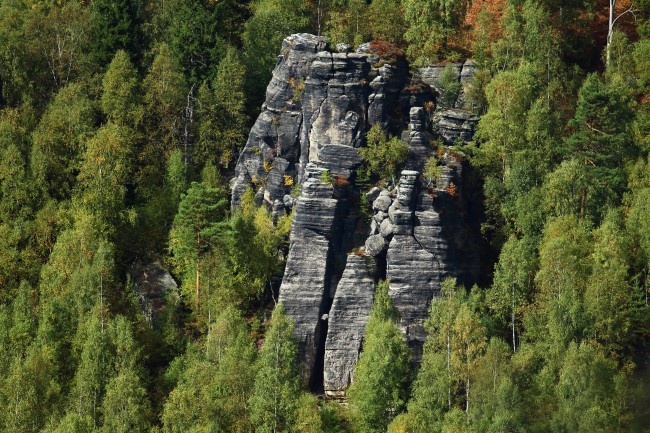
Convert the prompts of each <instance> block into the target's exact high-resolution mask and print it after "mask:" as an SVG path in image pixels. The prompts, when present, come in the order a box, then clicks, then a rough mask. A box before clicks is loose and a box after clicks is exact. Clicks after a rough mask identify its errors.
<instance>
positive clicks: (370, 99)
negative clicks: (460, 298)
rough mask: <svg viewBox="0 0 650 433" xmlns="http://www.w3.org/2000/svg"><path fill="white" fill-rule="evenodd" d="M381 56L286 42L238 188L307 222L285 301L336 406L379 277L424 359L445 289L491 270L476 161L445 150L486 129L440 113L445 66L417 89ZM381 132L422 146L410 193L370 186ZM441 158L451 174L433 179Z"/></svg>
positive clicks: (412, 147) (296, 241)
mask: <svg viewBox="0 0 650 433" xmlns="http://www.w3.org/2000/svg"><path fill="white" fill-rule="evenodd" d="M372 47H373V45H372V44H363V45H362V46H360V47H359V48H358V49H357V50H356V51H354V52H353V51H352V49H351V47H349V46H343V45H341V46H338V47H337V49H336V50H333V49H331V48H330V47H329V45H328V43H327V41H326V39H325V38H322V37H317V36H313V35H308V34H297V35H292V36H290V37H288V38H286V39H285V41H284V42H283V46H282V53H281V55H280V56H279V58H278V64H277V66H276V68H275V70H274V72H273V79H272V81H271V83H270V84H269V86H268V89H267V95H266V102H265V103H264V105H263V106H262V111H261V113H260V115H259V117H258V119H257V121H256V122H255V125H254V126H253V128H252V130H251V132H250V135H249V138H248V141H247V144H246V147H245V148H244V150H243V151H242V153H241V155H240V158H239V161H238V163H237V167H236V172H235V179H234V180H233V183H232V206H233V207H235V206H238V205H239V204H240V202H241V196H242V194H243V193H244V192H245V191H246V190H247V189H248V188H252V189H253V190H254V191H255V192H256V199H257V200H258V201H259V202H262V203H264V204H265V205H266V206H267V207H268V208H269V209H270V210H272V211H273V213H274V215H275V216H277V215H280V214H282V213H283V212H284V213H288V212H289V211H291V210H293V212H294V218H293V223H292V228H291V235H290V239H289V252H288V255H287V260H286V268H285V271H284V277H283V279H282V283H281V286H280V293H279V301H280V302H282V303H283V305H284V307H285V310H286V311H287V314H288V315H289V316H290V317H291V318H292V319H293V320H294V321H295V322H296V327H295V331H294V332H295V335H296V337H297V338H298V340H299V356H300V358H301V361H302V368H303V373H304V376H305V379H309V380H310V382H311V385H312V386H313V387H314V388H315V389H324V390H325V392H326V393H327V394H328V395H332V396H341V395H343V394H344V392H345V389H346V388H347V386H348V385H349V383H350V382H351V381H352V380H353V377H354V365H355V364H356V361H357V359H358V356H359V353H360V351H361V348H362V345H363V335H364V330H365V324H366V322H367V320H368V317H369V314H370V307H371V305H372V300H373V297H374V290H375V284H376V282H377V281H378V280H379V279H384V278H389V279H390V280H391V284H390V289H389V294H390V296H391V297H392V298H393V301H394V302H395V305H396V307H397V308H398V310H399V312H400V314H401V322H400V327H401V329H402V330H403V331H404V334H405V338H406V339H407V341H408V342H409V344H410V345H411V347H412V348H413V349H414V353H415V355H416V356H415V358H416V360H417V359H418V356H419V353H420V352H421V347H422V344H423V342H424V339H425V334H424V328H423V323H424V319H425V318H426V315H427V313H428V309H429V307H428V306H429V304H430V302H431V301H432V300H433V299H435V297H436V296H437V295H438V293H439V290H440V284H441V282H442V280H443V279H444V278H446V277H448V276H455V277H458V278H460V279H461V280H462V281H466V282H471V281H472V279H473V278H474V276H475V271H476V269H477V266H478V258H477V255H476V254H473V253H472V249H473V239H472V236H473V233H472V232H471V229H470V227H469V226H468V224H467V218H466V211H465V206H464V202H463V197H462V182H463V166H462V163H461V162H460V161H461V160H462V158H461V157H459V156H458V155H452V154H450V153H449V152H448V151H447V150H445V149H444V148H443V147H440V148H438V149H434V147H433V143H435V142H436V140H437V139H441V140H442V141H443V142H445V143H450V144H451V143H454V142H456V141H457V140H461V141H467V140H469V139H471V135H472V133H473V128H474V126H475V123H476V120H477V119H476V118H475V117H474V116H472V115H471V114H470V113H467V112H465V111H463V110H462V109H461V106H460V105H459V106H458V107H456V108H443V107H436V97H435V95H436V93H437V92H438V91H439V89H438V88H437V87H436V86H437V84H436V83H437V81H436V80H438V79H439V76H440V74H439V72H440V71H441V69H431V70H428V71H424V72H423V71H422V70H421V71H420V72H419V74H420V75H421V77H420V78H419V79H417V78H416V77H411V76H410V74H409V68H408V65H407V63H406V61H405V60H404V59H403V58H401V57H396V56H382V55H378V54H377V53H376V52H374V51H373V48H372ZM457 69H458V77H459V78H458V79H459V80H460V81H463V80H468V79H469V75H470V74H469V72H468V71H470V69H471V65H470V64H469V63H467V62H466V63H465V64H462V65H459V66H458V68H457ZM374 124H379V125H381V127H382V128H383V129H384V130H386V131H388V132H390V133H391V134H394V135H397V134H400V133H401V134H402V140H403V141H405V142H406V143H408V145H409V154H408V160H407V163H406V167H405V170H403V171H402V172H401V176H400V177H399V183H398V184H397V185H393V186H390V185H389V186H387V187H385V188H381V187H372V188H365V187H362V186H360V185H357V179H356V169H357V168H358V167H359V165H360V164H361V163H362V159H361V157H360V154H359V151H358V149H359V148H360V147H362V146H364V145H365V136H366V132H367V131H368V130H369V129H370V127H371V126H372V125H374ZM434 156H435V158H436V161H437V164H438V166H439V167H438V170H437V171H438V174H437V175H436V176H434V177H435V179H425V178H424V176H423V175H422V174H421V173H423V170H424V167H425V165H426V164H427V161H429V160H430V158H432V157H434ZM297 189H299V193H298V194H296V192H297ZM366 189H368V190H367V191H366ZM351 250H353V251H354V253H353V254H350V251H351Z"/></svg>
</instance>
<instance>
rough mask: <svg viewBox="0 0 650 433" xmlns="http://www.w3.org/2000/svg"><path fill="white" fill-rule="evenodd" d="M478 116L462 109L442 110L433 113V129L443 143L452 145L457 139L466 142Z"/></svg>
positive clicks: (470, 136) (476, 122)
mask: <svg viewBox="0 0 650 433" xmlns="http://www.w3.org/2000/svg"><path fill="white" fill-rule="evenodd" d="M478 121H479V118H478V116H474V115H472V114H471V113H468V112H467V111H462V110H444V111H440V112H437V113H436V114H435V115H434V124H435V125H436V126H435V129H434V131H435V132H437V133H438V135H440V138H442V140H443V141H444V142H445V144H447V145H449V146H452V145H454V144H455V143H456V141H457V140H460V141H462V142H467V141H470V140H471V139H472V137H473V136H474V130H475V129H476V125H477V124H478Z"/></svg>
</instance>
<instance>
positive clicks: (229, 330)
mask: <svg viewBox="0 0 650 433" xmlns="http://www.w3.org/2000/svg"><path fill="white" fill-rule="evenodd" d="M249 332H250V331H249V328H248V326H247V324H246V322H245V320H244V318H243V317H242V316H241V313H240V312H239V311H237V310H236V309H235V308H233V307H232V306H229V307H226V308H224V309H223V310H221V311H220V312H219V314H218V315H216V316H215V318H214V322H212V323H211V324H210V326H209V330H208V333H207V335H206V336H205V337H204V339H203V340H202V341H201V343H200V345H198V346H192V347H190V348H188V352H187V353H186V354H185V355H184V356H183V358H182V359H181V360H182V363H183V366H182V371H181V373H180V378H179V380H178V383H177V384H176V386H175V388H174V389H173V391H172V392H171V393H170V395H169V398H168V399H167V401H166V402H165V406H164V409H163V414H162V421H163V431H164V432H185V431H214V430H217V431H229V432H234V433H237V432H248V431H251V428H252V425H251V421H250V418H249V415H248V410H247V405H248V398H249V397H250V395H251V393H252V389H253V382H254V380H255V371H256V370H255V369H254V361H255V356H256V350H255V347H254V344H253V341H252V339H251V336H250V333H249Z"/></svg>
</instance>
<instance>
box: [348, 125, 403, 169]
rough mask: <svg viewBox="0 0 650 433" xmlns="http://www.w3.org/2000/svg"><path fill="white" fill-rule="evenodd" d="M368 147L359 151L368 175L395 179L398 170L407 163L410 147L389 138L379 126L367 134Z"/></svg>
mask: <svg viewBox="0 0 650 433" xmlns="http://www.w3.org/2000/svg"><path fill="white" fill-rule="evenodd" d="M366 140H367V145H366V147H362V148H360V149H359V153H360V154H361V158H363V161H364V164H365V166H366V172H367V174H368V175H374V176H378V177H379V178H381V179H394V178H395V175H396V174H397V170H398V168H399V167H400V166H401V165H402V164H403V163H404V162H406V157H407V155H408V146H407V145H406V143H403V142H402V141H401V140H400V139H399V138H397V137H393V138H390V139H389V138H388V136H387V135H386V133H385V132H384V131H383V130H382V129H381V126H379V125H378V124H375V125H373V127H372V128H370V130H369V131H368V133H367V134H366Z"/></svg>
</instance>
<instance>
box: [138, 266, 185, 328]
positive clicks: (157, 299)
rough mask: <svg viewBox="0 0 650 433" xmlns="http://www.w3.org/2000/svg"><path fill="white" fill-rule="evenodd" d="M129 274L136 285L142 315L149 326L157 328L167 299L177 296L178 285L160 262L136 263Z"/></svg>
mask: <svg viewBox="0 0 650 433" xmlns="http://www.w3.org/2000/svg"><path fill="white" fill-rule="evenodd" d="M128 272H129V275H130V276H131V278H132V279H133V282H134V283H135V290H136V293H137V294H138V298H139V299H140V308H141V310H142V313H143V314H144V317H145V318H146V320H147V322H148V323H149V326H151V327H154V328H155V326H156V321H157V319H158V317H159V316H160V313H161V312H162V310H163V309H164V308H165V302H166V300H167V298H168V297H169V296H170V295H175V294H176V291H177V289H178V285H177V284H176V281H174V278H172V276H171V274H170V273H169V271H168V270H167V269H165V268H163V266H162V265H161V264H160V262H152V263H149V264H147V265H143V264H141V263H134V264H133V265H132V266H131V267H130V268H129V271H128Z"/></svg>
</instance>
